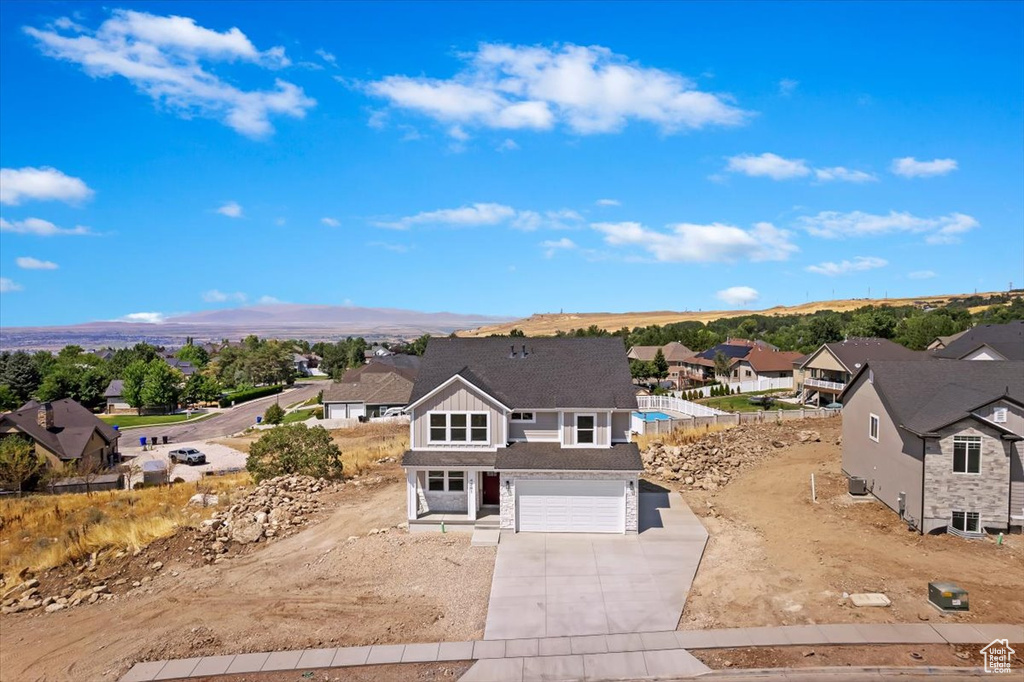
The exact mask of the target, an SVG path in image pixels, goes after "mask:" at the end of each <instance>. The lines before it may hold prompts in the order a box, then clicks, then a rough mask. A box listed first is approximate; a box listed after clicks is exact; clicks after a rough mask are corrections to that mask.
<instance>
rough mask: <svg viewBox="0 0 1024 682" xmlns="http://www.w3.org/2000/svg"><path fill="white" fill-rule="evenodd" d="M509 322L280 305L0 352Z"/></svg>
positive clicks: (115, 328) (438, 330) (80, 332)
mask: <svg viewBox="0 0 1024 682" xmlns="http://www.w3.org/2000/svg"><path fill="white" fill-rule="evenodd" d="M511 319H513V318H511V317H497V316H490V315H464V314H460V313H449V312H420V311H416V310H401V309H397V308H360V307H356V306H330V305H301V304H292V303H279V304H274V305H259V306H248V307H244V308H229V309H221V310H204V311H200V312H195V313H186V314H183V315H176V316H174V317H169V318H167V319H166V320H164V321H162V322H159V323H146V322H124V321H99V322H85V323H82V324H73V325H66V326H57V327H4V328H3V329H0V348H2V349H4V350H10V349H16V348H30V349H53V348H61V347H63V346H65V345H67V344H69V343H75V344H78V345H80V346H82V347H84V348H102V347H105V346H115V347H118V346H125V345H132V344H135V343H138V342H140V341H146V342H149V343H155V344H160V345H179V344H181V343H183V342H184V340H185V338H186V337H189V336H191V337H193V338H195V339H196V340H199V341H218V340H220V339H239V338H241V337H244V336H246V335H248V334H256V335H258V336H267V337H283V338H303V339H308V340H311V341H312V340H332V339H338V338H344V337H346V336H364V337H366V338H368V339H398V338H412V337H416V336H419V335H421V334H427V333H430V334H449V333H451V332H453V331H456V330H458V329H466V328H472V327H479V326H482V325H491V324H500V323H502V322H507V321H509V320H511Z"/></svg>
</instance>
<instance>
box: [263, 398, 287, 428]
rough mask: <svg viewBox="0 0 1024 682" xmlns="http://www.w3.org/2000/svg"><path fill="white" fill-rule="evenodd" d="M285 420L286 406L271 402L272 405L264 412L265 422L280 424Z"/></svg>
mask: <svg viewBox="0 0 1024 682" xmlns="http://www.w3.org/2000/svg"><path fill="white" fill-rule="evenodd" d="M283 421H284V408H283V407H281V406H280V405H278V404H277V403H270V407H268V408H267V410H266V412H264V413H263V423H264V424H280V423H281V422H283Z"/></svg>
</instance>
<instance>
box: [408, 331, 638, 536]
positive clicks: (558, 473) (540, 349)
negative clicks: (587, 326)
mask: <svg viewBox="0 0 1024 682" xmlns="http://www.w3.org/2000/svg"><path fill="white" fill-rule="evenodd" d="M636 407H637V403H636V397H635V395H634V390H633V384H632V381H631V379H630V373H629V364H628V361H627V359H626V354H625V353H623V352H622V341H621V339H618V338H537V339H511V340H509V339H504V338H486V339H464V338H432V339H431V340H430V341H429V343H428V344H427V349H426V352H425V353H424V355H423V360H422V363H421V365H420V370H419V375H418V377H417V379H416V383H415V386H414V388H413V392H412V396H411V398H410V402H409V406H408V407H407V408H406V411H407V412H408V413H409V416H410V436H409V437H410V448H409V450H408V451H407V452H406V453H405V455H404V456H403V458H402V466H403V467H404V468H405V470H406V478H407V486H406V492H407V494H406V504H407V508H408V518H409V520H410V522H411V523H414V522H415V521H416V520H417V519H421V518H423V517H425V516H429V515H430V514H436V513H438V512H442V513H457V514H465V515H466V518H467V519H468V520H470V521H472V520H475V519H476V518H477V517H478V515H479V514H481V513H482V512H483V511H484V510H488V511H491V512H492V513H493V512H498V513H499V514H500V527H501V528H503V529H507V530H515V531H527V532H529V531H533V532H559V533H571V532H580V533H635V532H637V520H638V519H637V496H638V494H639V481H638V476H639V474H640V472H641V471H642V470H643V464H642V462H641V460H640V452H639V450H638V448H637V446H636V444H634V443H631V442H630V432H629V418H630V413H631V412H632V411H633V410H635V409H636Z"/></svg>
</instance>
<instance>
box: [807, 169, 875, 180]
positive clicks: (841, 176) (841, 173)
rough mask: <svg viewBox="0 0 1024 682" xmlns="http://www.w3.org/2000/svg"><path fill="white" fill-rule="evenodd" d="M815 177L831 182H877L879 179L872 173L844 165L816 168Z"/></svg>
mask: <svg viewBox="0 0 1024 682" xmlns="http://www.w3.org/2000/svg"><path fill="white" fill-rule="evenodd" d="M814 177H815V178H817V179H818V180H819V181H821V182H831V181H833V180H837V181H839V182H858V183H859V182H875V181H877V180H878V178H876V177H875V176H874V175H872V174H871V173H866V172H864V171H859V170H854V169H852V168H845V167H843V166H834V167H832V168H815V169H814Z"/></svg>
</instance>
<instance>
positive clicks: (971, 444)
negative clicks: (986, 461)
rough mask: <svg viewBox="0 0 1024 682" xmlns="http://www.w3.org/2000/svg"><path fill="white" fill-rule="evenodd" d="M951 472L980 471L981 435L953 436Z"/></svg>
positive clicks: (969, 472) (971, 472) (966, 472)
mask: <svg viewBox="0 0 1024 682" xmlns="http://www.w3.org/2000/svg"><path fill="white" fill-rule="evenodd" d="M953 473H954V474H980V473H981V436H953Z"/></svg>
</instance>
